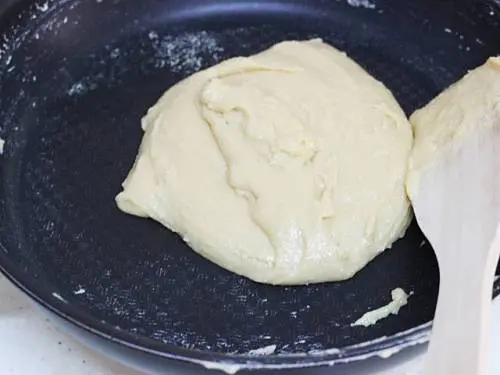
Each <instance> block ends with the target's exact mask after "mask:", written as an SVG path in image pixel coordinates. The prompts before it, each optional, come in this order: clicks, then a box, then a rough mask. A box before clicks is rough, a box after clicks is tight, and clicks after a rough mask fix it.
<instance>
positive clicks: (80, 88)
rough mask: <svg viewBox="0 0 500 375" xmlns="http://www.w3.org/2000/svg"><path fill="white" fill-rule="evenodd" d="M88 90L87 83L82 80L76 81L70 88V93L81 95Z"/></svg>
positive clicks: (71, 94)
mask: <svg viewBox="0 0 500 375" xmlns="http://www.w3.org/2000/svg"><path fill="white" fill-rule="evenodd" d="M85 91H87V88H86V87H85V85H84V84H83V83H81V82H78V83H75V84H74V85H73V86H71V88H70V89H69V90H68V95H70V96H73V95H81V94H83V93H85Z"/></svg>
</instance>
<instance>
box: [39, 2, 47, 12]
mask: <svg viewBox="0 0 500 375" xmlns="http://www.w3.org/2000/svg"><path fill="white" fill-rule="evenodd" d="M36 9H38V10H39V11H40V12H46V11H48V10H49V3H45V4H42V5H38V4H37V5H36Z"/></svg>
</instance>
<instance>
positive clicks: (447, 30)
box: [444, 27, 452, 34]
mask: <svg viewBox="0 0 500 375" xmlns="http://www.w3.org/2000/svg"><path fill="white" fill-rule="evenodd" d="M444 32H445V33H448V34H451V32H452V31H451V29H449V28H447V27H446V28H445V29H444Z"/></svg>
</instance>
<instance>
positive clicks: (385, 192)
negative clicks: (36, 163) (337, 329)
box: [117, 40, 412, 284]
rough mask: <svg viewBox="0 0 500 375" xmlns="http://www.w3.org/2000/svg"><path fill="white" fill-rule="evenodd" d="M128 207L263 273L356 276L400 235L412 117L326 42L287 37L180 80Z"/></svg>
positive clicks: (126, 199) (272, 276)
mask: <svg viewBox="0 0 500 375" xmlns="http://www.w3.org/2000/svg"><path fill="white" fill-rule="evenodd" d="M142 127H143V130H144V132H145V135H144V139H143V142H142V145H141V148H140V151H139V155H138V156H137V160H136V162H135V165H134V167H133V169H132V170H131V172H130V174H129V176H128V178H127V179H126V181H125V182H124V184H123V189H124V190H123V192H122V193H120V194H119V195H118V196H117V203H118V206H119V207H120V209H122V210H123V211H125V212H128V213H130V214H134V215H138V216H143V217H151V218H153V219H155V220H157V221H159V222H161V223H162V224H163V225H165V226H166V227H168V228H170V229H171V230H173V231H175V232H177V233H179V234H180V235H182V236H183V238H184V240H185V241H186V242H187V243H189V244H190V246H191V247H192V248H193V249H194V250H195V251H197V252H198V253H200V254H201V255H203V256H204V257H206V258H208V259H210V260H212V261H214V262H215V263H217V264H219V265H220V266H222V267H224V268H226V269H229V270H231V271H233V272H236V273H238V274H240V275H244V276H247V277H249V278H251V279H253V280H255V281H258V282H264V283H271V284H307V283H315V282H323V281H336V280H343V279H347V278H350V277H351V276H353V275H354V274H355V273H356V272H357V271H359V270H360V269H361V268H362V267H364V266H365V265H366V264H367V263H368V262H369V261H370V260H372V259H373V258H374V257H375V256H376V255H378V254H379V253H381V252H382V251H383V250H384V249H386V248H388V247H390V246H391V244H392V243H393V242H394V241H395V240H397V239H398V238H400V237H401V236H402V235H403V234H404V231H405V229H406V227H407V225H408V223H409V219H410V217H411V213H410V212H411V211H410V207H409V202H408V200H407V197H406V192H405V178H406V171H407V161H408V157H409V153H410V150H411V148H412V130H411V126H410V124H409V122H408V121H407V119H406V117H405V115H404V113H403V111H402V110H401V108H400V107H399V105H398V104H397V102H396V101H395V99H394V98H393V96H392V94H391V93H390V92H389V91H388V90H387V89H386V88H385V87H384V86H383V85H382V84H381V83H380V82H378V81H376V80H375V79H374V78H372V77H371V76H370V75H368V74H367V73H366V72H365V71H364V70H363V69H362V68H360V67H359V66H358V65H357V64H356V63H355V62H353V61H352V60H351V59H349V58H348V57H347V56H346V55H345V54H344V53H341V52H340V51H338V50H336V49H334V48H333V47H331V46H328V45H326V44H324V43H323V42H321V41H320V40H312V41H308V42H295V41H291V42H283V43H280V44H277V45H275V46H274V47H272V48H271V49H269V50H267V51H264V52H262V53H260V54H258V55H255V56H252V57H248V58H235V59H231V60H228V61H225V62H223V63H221V64H219V65H217V66H214V67H212V68H210V69H207V70H205V71H203V72H200V73H197V74H195V75H193V76H191V77H189V78H187V79H186V80H184V81H183V82H181V83H179V84H177V85H176V86H174V87H172V88H171V89H170V90H168V91H167V92H166V93H165V94H164V96H163V97H162V98H161V99H160V100H159V102H158V103H157V104H156V105H155V106H154V107H153V108H151V109H150V110H149V112H148V114H147V116H145V117H144V119H143V122H142Z"/></svg>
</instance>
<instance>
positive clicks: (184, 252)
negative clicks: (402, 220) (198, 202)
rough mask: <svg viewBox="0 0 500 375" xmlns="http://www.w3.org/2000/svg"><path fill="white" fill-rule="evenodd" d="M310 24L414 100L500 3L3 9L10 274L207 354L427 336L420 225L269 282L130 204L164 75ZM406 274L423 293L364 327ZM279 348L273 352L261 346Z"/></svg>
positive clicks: (456, 59) (81, 309)
mask: <svg viewBox="0 0 500 375" xmlns="http://www.w3.org/2000/svg"><path fill="white" fill-rule="evenodd" d="M313 37H322V38H323V39H324V40H326V41H327V42H329V43H331V44H332V45H334V46H336V47H338V48H340V49H342V50H345V51H347V53H348V54H349V55H350V56H351V57H353V58H355V59H356V60H357V61H358V62H359V63H360V64H361V65H362V66H363V67H365V68H366V69H367V70H368V71H369V72H370V73H371V74H373V75H374V76H375V77H376V78H378V79H379V80H381V81H383V82H384V83H385V84H386V85H387V86H388V87H389V88H390V89H391V90H392V91H393V92H394V94H395V96H396V97H397V99H398V100H399V101H400V103H401V104H402V106H403V107H404V109H405V111H406V112H407V113H408V114H409V113H411V112H412V111H413V110H415V109H416V108H418V107H420V106H422V105H424V104H425V103H426V102H427V101H429V100H430V99H431V98H432V97H434V96H435V95H436V94H437V93H438V92H439V91H440V90H442V89H443V88H445V87H446V86H448V85H449V84H451V83H452V82H453V81H455V80H457V79H458V78H459V77H460V76H462V75H463V74H464V73H465V72H466V70H467V69H470V68H472V67H474V66H476V65H479V64H481V63H482V62H484V60H485V59H486V58H487V57H488V56H490V55H495V54H498V53H500V6H499V5H498V3H497V2H496V1H491V0H490V1H485V0H477V1H458V0H457V1H444V0H408V1H403V0H399V1H396V0H315V1H312V0H309V1H307V0H270V1H263V0H260V1H258V0H253V1H250V0H219V1H209V0H182V1H180V0H142V1H137V0H48V1H46V0H43V1H19V2H17V3H16V4H15V5H14V6H12V7H10V8H9V9H8V10H7V11H6V12H5V13H4V14H3V15H2V16H1V18H0V41H1V43H0V90H1V93H0V117H1V119H2V121H1V125H0V127H1V128H0V137H1V138H2V139H4V140H5V145H4V150H3V154H2V155H0V176H1V177H0V215H1V217H0V223H1V225H0V244H1V246H0V268H1V270H2V271H3V273H5V274H6V275H7V276H8V277H9V278H10V279H11V280H12V281H13V282H15V283H16V284H17V285H18V286H19V287H21V288H22V289H23V290H24V291H25V292H26V293H28V294H29V295H30V296H31V297H33V298H34V299H35V300H36V301H38V302H39V303H41V304H42V305H43V306H45V307H47V308H49V309H50V310H52V311H53V312H55V313H56V314H58V315H60V316H61V317H63V318H65V319H67V320H69V321H71V322H73V323H74V324H76V325H78V326H80V327H82V328H84V329H86V330H88V331H90V332H93V333H95V334H97V335H99V336H101V337H104V338H107V339H110V340H113V341H115V342H118V343H121V344H123V345H126V346H129V347H131V348H134V349H137V350H140V351H144V352H148V353H152V354H154V355H157V356H161V357H166V358H173V359H178V360H182V361H187V362H195V363H204V364H205V365H207V364H209V365H208V367H214V366H215V367H217V366H218V365H220V364H233V365H236V366H239V367H241V368H244V369H255V368H285V367H305V366H319V365H325V364H329V365H332V364H337V363H340V362H346V361H355V360H361V359H363V358H366V357H369V356H371V355H375V354H377V353H378V354H380V353H381V351H383V350H387V349H389V350H393V349H401V348H404V347H407V346H410V345H414V344H416V343H418V342H423V341H425V340H426V339H427V337H428V333H429V330H430V322H431V320H432V317H433V312H434V308H435V304H436V298H437V290H438V283H439V276H438V269H437V263H436V260H435V257H434V255H433V251H432V249H431V248H430V246H429V245H428V244H427V242H426V241H425V238H424V236H423V235H422V233H421V232H420V230H419V228H418V226H417V225H416V224H415V223H414V224H413V225H412V226H411V228H410V229H409V231H408V233H407V235H406V236H405V237H404V238H403V239H402V240H400V241H399V242H397V243H396V244H395V245H394V246H393V248H392V249H390V250H388V251H386V252H385V253H383V254H382V255H380V256H379V257H378V258H377V259H376V260H375V261H373V262H372V263H371V264H370V265H368V266H367V267H366V268H365V269H364V270H362V271H361V272H360V273H359V274H358V275H356V277H354V278H353V279H351V280H348V281H345V282H340V283H325V284H319V285H309V286H300V287H272V286H266V285H260V284H256V283H253V282H251V281H249V280H247V279H245V278H242V277H239V276H237V275H234V274H232V273H229V272H227V271H225V270H223V269H221V268H219V267H217V266H216V265H214V264H212V263H210V262H208V261H206V260H205V259H203V258H201V257H200V256H198V255H197V254H195V253H194V252H193V251H191V250H190V249H189V248H188V247H187V246H186V245H185V244H184V243H183V241H182V240H181V239H180V238H179V237H177V236H176V235H175V234H173V233H170V232H169V231H168V230H166V229H165V228H163V227H161V226H160V225H158V224H156V223H154V222H153V221H148V220H142V219H137V218H134V217H131V216H128V215H125V214H123V213H121V212H120V211H119V210H118V209H117V208H116V206H115V203H114V196H115V194H116V193H117V192H118V191H119V190H120V184H121V182H122V180H123V178H124V177H125V176H126V174H127V172H128V170H129V168H130V167H131V165H132V162H133V160H134V157H135V154H136V152H137V149H138V146H139V143H140V140H141V135H142V134H141V129H140V126H139V121H140V118H141V116H142V115H143V114H144V113H145V111H146V110H147V108H148V107H149V106H151V105H152V104H153V103H154V102H155V101H156V99H157V98H158V97H159V96H160V95H161V93H162V92H163V91H164V90H166V89H167V88H169V87H170V86H172V85H173V84H174V83H176V82H178V81H179V80H181V79H183V78H184V77H186V76H188V75H190V74H192V73H194V72H195V71H198V70H200V69H203V68H205V67H208V66H210V65H213V64H215V63H217V62H219V61H221V60H223V59H226V58H229V57H233V56H237V55H249V54H253V53H256V52H258V51H260V50H262V49H264V48H266V47H268V46H270V45H272V44H274V43H276V42H278V41H282V40H285V39H308V38H313ZM464 178H466V176H464ZM200 194H203V182H202V181H200ZM473 250H474V249H471V251H473ZM396 287H402V288H404V289H405V290H407V291H412V292H413V293H414V294H413V296H412V297H411V299H410V302H409V305H408V306H407V307H405V308H404V309H403V310H402V311H401V313H400V314H399V315H397V316H392V317H390V318H388V319H386V320H384V321H382V322H380V323H379V324H377V325H376V326H373V327H370V328H362V327H352V326H351V323H352V322H354V321H355V320H356V319H357V318H359V317H360V316H361V315H362V314H363V313H365V312H366V311H367V310H369V309H371V308H374V307H378V306H380V305H383V304H385V303H387V302H388V300H389V299H390V291H391V290H392V289H394V288H396ZM496 292H497V293H498V292H499V288H498V285H497V288H496ZM271 345H273V346H271ZM274 345H275V347H274ZM269 346H271V349H270V353H269V355H266V356H252V355H251V353H249V352H250V351H251V350H254V349H257V348H263V347H264V348H265V347H268V348H269ZM274 348H275V350H274V351H273V350H272V349H274Z"/></svg>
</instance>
